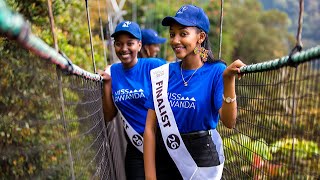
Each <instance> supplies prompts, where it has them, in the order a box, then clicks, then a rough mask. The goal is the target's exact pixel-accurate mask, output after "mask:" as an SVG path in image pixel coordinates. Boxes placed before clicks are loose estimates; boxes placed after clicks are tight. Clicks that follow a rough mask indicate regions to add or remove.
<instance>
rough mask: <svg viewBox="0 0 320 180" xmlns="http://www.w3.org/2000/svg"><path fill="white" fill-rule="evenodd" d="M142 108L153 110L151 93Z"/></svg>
mask: <svg viewBox="0 0 320 180" xmlns="http://www.w3.org/2000/svg"><path fill="white" fill-rule="evenodd" d="M144 107H145V108H147V109H153V110H154V104H153V96H152V92H151V93H150V94H149V96H148V99H147V100H146V102H145V103H144Z"/></svg>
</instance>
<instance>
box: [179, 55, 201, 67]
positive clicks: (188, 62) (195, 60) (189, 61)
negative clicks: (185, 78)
mask: <svg viewBox="0 0 320 180" xmlns="http://www.w3.org/2000/svg"><path fill="white" fill-rule="evenodd" d="M202 65H203V62H202V61H201V58H200V57H197V56H194V57H192V58H191V57H190V58H185V59H183V60H182V62H181V66H182V69H190V70H191V69H197V68H199V67H201V66H202Z"/></svg>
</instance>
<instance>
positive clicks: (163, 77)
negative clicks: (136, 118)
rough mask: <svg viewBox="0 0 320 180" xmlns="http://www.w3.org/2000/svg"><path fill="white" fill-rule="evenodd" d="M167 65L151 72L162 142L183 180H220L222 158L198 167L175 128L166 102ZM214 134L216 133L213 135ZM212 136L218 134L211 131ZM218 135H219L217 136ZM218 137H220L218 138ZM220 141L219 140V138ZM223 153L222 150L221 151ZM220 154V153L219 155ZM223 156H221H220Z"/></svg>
mask: <svg viewBox="0 0 320 180" xmlns="http://www.w3.org/2000/svg"><path fill="white" fill-rule="evenodd" d="M168 80H169V64H165V65H163V66H160V67H158V68H156V69H153V70H151V82H152V94H153V101H154V107H155V111H156V114H157V119H158V123H159V126H160V130H161V134H162V139H163V142H164V144H165V146H166V148H167V151H168V152H169V154H170V156H171V158H172V160H173V161H174V162H175V164H176V166H177V168H178V169H179V171H180V174H181V175H182V177H183V179H185V180H191V179H193V180H208V179H210V180H218V179H221V176H222V170H223V164H224V158H221V157H219V158H220V162H222V163H221V164H220V165H218V166H213V167H198V166H197V164H196V163H195V161H194V160H193V158H192V156H191V155H190V153H189V152H188V150H187V148H186V146H185V144H184V142H183V140H182V138H181V136H180V133H179V130H178V127H177V124H176V120H175V117H174V115H173V112H172V109H171V107H170V103H169V100H168V93H167V91H168ZM215 132H216V133H215ZM213 133H215V134H214V136H216V134H218V132H217V131H213ZM218 135H219V134H218ZM219 137H220V136H219ZM220 139H221V138H220ZM216 147H217V149H218V153H219V152H221V150H222V143H221V144H220V145H219V144H218V145H216ZM222 152H223V150H222ZM219 154H220V153H219ZM222 156H223V155H222Z"/></svg>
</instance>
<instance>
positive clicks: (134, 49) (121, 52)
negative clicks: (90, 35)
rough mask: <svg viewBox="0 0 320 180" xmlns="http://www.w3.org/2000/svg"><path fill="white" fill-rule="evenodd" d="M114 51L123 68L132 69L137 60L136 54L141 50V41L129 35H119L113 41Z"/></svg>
mask: <svg viewBox="0 0 320 180" xmlns="http://www.w3.org/2000/svg"><path fill="white" fill-rule="evenodd" d="M114 40H115V41H114V49H115V52H116V54H117V56H118V58H119V59H120V61H121V63H122V64H123V66H124V67H125V68H131V67H133V66H134V65H135V64H136V63H137V60H138V58H137V57H138V52H139V51H140V49H141V41H140V40H138V39H135V38H133V37H132V36H130V35H129V34H126V33H123V34H119V35H117V36H116V37H115V39H114Z"/></svg>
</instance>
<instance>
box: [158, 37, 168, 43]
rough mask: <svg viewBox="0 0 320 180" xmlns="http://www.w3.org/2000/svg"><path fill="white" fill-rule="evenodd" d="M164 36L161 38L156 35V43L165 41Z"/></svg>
mask: <svg viewBox="0 0 320 180" xmlns="http://www.w3.org/2000/svg"><path fill="white" fill-rule="evenodd" d="M166 40H167V39H166V38H161V37H158V39H157V40H156V43H157V44H163V43H164V42H166Z"/></svg>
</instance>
